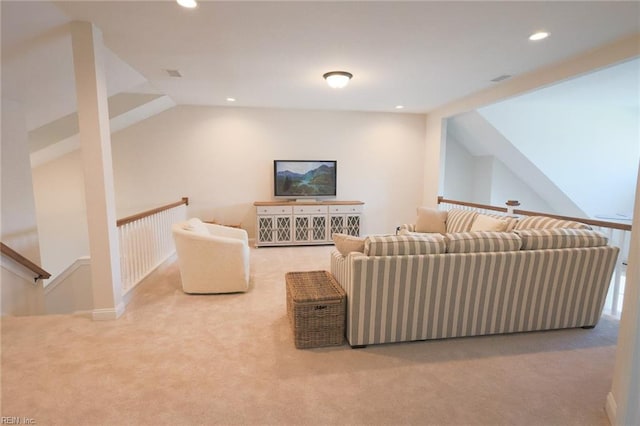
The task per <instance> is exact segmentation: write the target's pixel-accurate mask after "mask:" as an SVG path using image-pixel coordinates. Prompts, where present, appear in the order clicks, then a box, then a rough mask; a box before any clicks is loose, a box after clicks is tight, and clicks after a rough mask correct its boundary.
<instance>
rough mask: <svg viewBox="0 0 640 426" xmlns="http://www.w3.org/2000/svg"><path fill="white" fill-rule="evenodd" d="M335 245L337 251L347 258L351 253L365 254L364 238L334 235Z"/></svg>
mask: <svg viewBox="0 0 640 426" xmlns="http://www.w3.org/2000/svg"><path fill="white" fill-rule="evenodd" d="M332 238H333V243H334V244H335V245H336V249H338V251H339V252H340V254H341V255H343V256H346V255H348V254H349V253H351V252H354V251H356V252H359V253H363V252H364V238H363V237H354V236H352V235H348V234H340V233H337V232H336V233H334V234H333V236H332Z"/></svg>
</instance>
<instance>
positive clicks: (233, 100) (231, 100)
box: [227, 98, 236, 102]
mask: <svg viewBox="0 0 640 426" xmlns="http://www.w3.org/2000/svg"><path fill="white" fill-rule="evenodd" d="M235 101H236V98H227V102H235Z"/></svg>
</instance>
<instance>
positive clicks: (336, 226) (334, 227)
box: [331, 216, 344, 235]
mask: <svg viewBox="0 0 640 426" xmlns="http://www.w3.org/2000/svg"><path fill="white" fill-rule="evenodd" d="M342 228H344V218H343V217H342V216H331V235H333V234H335V233H336V232H337V233H341V232H342Z"/></svg>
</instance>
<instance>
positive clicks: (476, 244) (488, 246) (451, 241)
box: [445, 231, 522, 253]
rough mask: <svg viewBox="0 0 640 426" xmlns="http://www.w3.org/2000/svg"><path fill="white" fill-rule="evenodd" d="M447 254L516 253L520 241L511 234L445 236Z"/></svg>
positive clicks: (460, 233) (485, 232)
mask: <svg viewBox="0 0 640 426" xmlns="http://www.w3.org/2000/svg"><path fill="white" fill-rule="evenodd" d="M445 239H446V241H447V253H481V252H497V251H518V250H520V246H521V245H522V241H521V240H520V237H519V236H518V235H517V234H514V233H513V232H494V231H474V232H457V233H454V234H446V235H445Z"/></svg>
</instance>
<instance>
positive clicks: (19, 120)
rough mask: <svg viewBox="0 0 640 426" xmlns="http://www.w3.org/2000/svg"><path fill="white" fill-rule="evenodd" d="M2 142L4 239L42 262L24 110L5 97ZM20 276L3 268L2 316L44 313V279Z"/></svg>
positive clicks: (2, 227)
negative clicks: (35, 283) (34, 281)
mask: <svg viewBox="0 0 640 426" xmlns="http://www.w3.org/2000/svg"><path fill="white" fill-rule="evenodd" d="M1 141H2V147H1V150H0V153H1V154H0V156H1V157H2V158H1V164H2V168H1V173H0V176H1V194H2V195H1V200H2V203H1V209H0V211H1V213H2V214H1V217H2V219H1V224H2V225H1V240H2V242H3V243H5V244H6V245H8V246H9V247H11V248H12V249H14V250H16V251H17V252H18V253H20V254H22V255H23V256H25V257H26V258H28V259H29V260H31V261H32V262H34V263H36V264H40V247H39V244H38V228H37V226H36V213H35V202H34V194H33V186H32V180H31V173H30V171H31V165H30V163H29V147H28V143H27V131H26V124H25V118H24V113H23V110H22V107H21V105H20V104H18V103H17V102H14V101H11V100H9V99H7V98H4V97H3V98H2V140H1ZM16 267H17V268H18V269H19V268H23V267H22V266H16ZM23 269H24V268H23ZM24 272H25V275H26V276H30V275H32V274H31V273H30V272H29V271H26V270H25V271H24ZM20 275H22V274H20ZM20 275H16V274H15V273H13V272H11V271H9V270H6V269H5V268H4V267H3V268H2V274H1V281H2V289H1V298H2V304H1V306H2V315H7V314H10V315H32V314H38V313H42V309H43V298H42V297H43V294H42V282H39V283H38V284H37V285H34V283H33V281H29V280H25V279H24V278H23V277H22V276H20ZM33 275H34V276H35V274H33Z"/></svg>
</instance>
